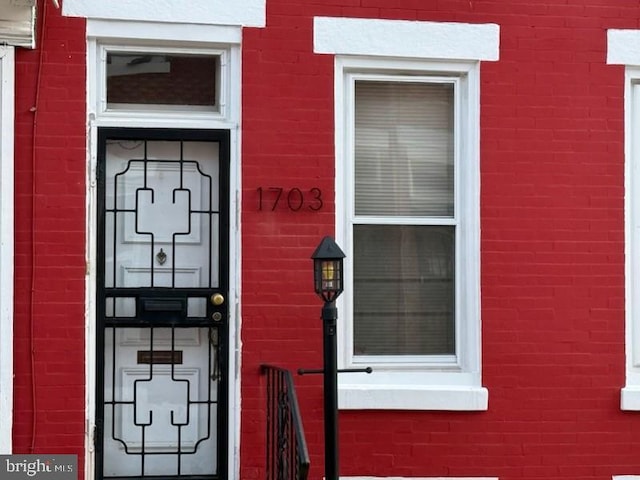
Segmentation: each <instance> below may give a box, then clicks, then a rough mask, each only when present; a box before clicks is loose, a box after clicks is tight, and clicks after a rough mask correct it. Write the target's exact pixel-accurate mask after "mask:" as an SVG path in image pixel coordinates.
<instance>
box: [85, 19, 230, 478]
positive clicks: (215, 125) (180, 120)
mask: <svg viewBox="0 0 640 480" xmlns="http://www.w3.org/2000/svg"><path fill="white" fill-rule="evenodd" d="M87 38H88V46H87V116H88V146H87V152H88V160H87V205H86V210H87V218H86V222H87V236H86V257H87V258H86V261H87V277H86V283H85V295H86V300H85V304H86V310H85V322H86V325H85V326H86V328H85V344H86V349H85V365H86V368H85V376H86V395H85V396H86V399H85V401H86V432H85V455H86V457H85V458H86V461H85V479H87V480H93V479H94V477H95V449H94V425H95V416H96V410H95V401H96V398H95V390H96V378H95V369H96V351H97V350H96V343H95V338H96V337H95V335H96V329H95V327H96V318H95V308H96V305H95V298H96V280H97V276H96V275H97V273H96V266H97V257H96V247H97V227H96V224H97V182H96V163H97V131H98V128H100V127H107V126H109V127H122V128H126V127H130V128H185V129H188V128H192V129H202V130H207V129H226V130H229V131H230V159H229V161H230V168H229V192H230V198H229V272H230V278H229V292H228V295H229V340H228V341H229V358H228V365H229V386H228V387H229V397H228V408H229V413H230V416H229V437H228V459H227V464H228V472H227V475H228V478H230V479H232V478H239V477H238V476H239V472H240V459H239V452H240V446H239V442H240V335H239V331H240V321H241V319H240V304H239V296H240V295H239V290H240V285H241V282H240V268H241V265H240V221H239V212H240V205H239V203H240V193H239V192H240V191H241V185H240V180H241V177H240V172H241V169H240V129H239V125H240V112H241V108H240V99H241V94H240V93H241V92H240V88H241V74H240V73H241V65H240V62H241V54H240V40H241V38H242V29H241V27H220V26H206V25H185V24H167V23H162V24H154V23H153V22H143V23H137V22H120V21H105V20H88V21H87ZM167 42H171V47H170V49H171V50H175V49H185V51H191V52H193V53H195V52H201V51H203V49H204V50H210V49H215V50H222V51H223V52H224V54H223V62H222V68H221V70H222V72H221V75H222V82H223V85H222V94H221V102H222V103H223V104H224V105H223V109H222V112H221V113H216V114H210V115H206V114H202V113H196V114H190V113H188V112H181V113H180V112H172V113H170V114H166V115H163V114H159V113H158V112H157V111H155V112H144V111H137V112H128V111H118V112H113V111H111V112H108V111H106V110H105V109H104V101H103V99H104V83H105V82H104V81H103V80H102V78H101V77H102V75H101V72H102V71H103V68H102V65H103V53H104V49H105V45H115V46H129V47H131V46H138V47H139V48H140V49H144V48H145V47H147V48H155V47H159V46H166V45H167ZM167 48H169V47H167Z"/></svg>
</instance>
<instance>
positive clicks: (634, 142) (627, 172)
mask: <svg viewBox="0 0 640 480" xmlns="http://www.w3.org/2000/svg"><path fill="white" fill-rule="evenodd" d="M607 63H608V64H611V65H625V77H624V189H625V197H624V223H625V228H624V230H625V240H624V244H625V246H624V250H625V386H624V387H623V388H622V390H621V392H620V408H621V409H622V410H633V411H640V283H638V282H640V275H638V273H637V268H636V269H634V268H633V265H638V262H640V203H639V202H640V141H639V140H638V139H637V134H636V135H634V134H633V133H634V132H638V131H640V30H614V29H611V30H608V31H607Z"/></svg>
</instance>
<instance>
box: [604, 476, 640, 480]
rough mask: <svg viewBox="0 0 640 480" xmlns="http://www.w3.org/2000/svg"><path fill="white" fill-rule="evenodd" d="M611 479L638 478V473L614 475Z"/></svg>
mask: <svg viewBox="0 0 640 480" xmlns="http://www.w3.org/2000/svg"><path fill="white" fill-rule="evenodd" d="M611 479H612V480H640V475H614V476H613V477H611Z"/></svg>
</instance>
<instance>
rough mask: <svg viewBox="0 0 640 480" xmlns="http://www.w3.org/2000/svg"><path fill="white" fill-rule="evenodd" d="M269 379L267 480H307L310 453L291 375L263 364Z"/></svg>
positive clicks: (263, 371)
mask: <svg viewBox="0 0 640 480" xmlns="http://www.w3.org/2000/svg"><path fill="white" fill-rule="evenodd" d="M262 373H263V374H264V375H266V377H267V475H266V480H306V479H307V475H308V473H309V452H308V450H307V442H306V440H305V437H304V430H303V428H302V419H301V418H300V410H299V408H298V399H297V397H296V390H295V387H294V385H293V377H292V375H291V372H290V371H288V370H285V369H282V368H279V367H274V366H271V365H262Z"/></svg>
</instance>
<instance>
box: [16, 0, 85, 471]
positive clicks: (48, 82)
mask: <svg viewBox="0 0 640 480" xmlns="http://www.w3.org/2000/svg"><path fill="white" fill-rule="evenodd" d="M39 3H40V2H39ZM45 3H46V5H44V4H45ZM38 18H39V22H40V23H39V27H38V46H39V48H38V49H37V50H33V51H32V50H25V49H17V54H16V104H15V109H16V117H15V132H16V142H15V178H16V181H15V199H16V203H15V324H14V329H15V330H14V331H15V336H14V348H15V392H14V428H13V431H14V433H13V449H14V453H71V454H78V455H80V458H81V461H82V455H81V454H82V453H83V451H84V429H85V427H84V410H85V400H84V395H85V388H84V368H85V367H84V278H85V277H84V274H85V260H84V251H85V236H86V233H85V203H86V200H85V199H86V191H85V174H86V158H87V157H86V153H85V152H86V148H85V145H86V136H85V125H86V113H85V112H86V109H85V104H86V94H85V58H86V57H85V45H86V41H85V34H84V22H83V21H80V20H78V19H70V18H64V17H61V16H60V12H59V11H57V10H56V9H55V8H54V7H53V5H52V4H51V2H49V1H47V2H43V3H41V4H40V5H39V9H38ZM43 20H44V22H45V28H44V31H42V29H41V27H42V22H43ZM34 126H35V127H34ZM34 128H35V129H36V139H35V142H34V136H33V133H34ZM34 145H35V150H34ZM34 394H35V399H34ZM34 402H35V405H36V409H37V410H36V412H35V413H34V411H33V405H34ZM34 422H35V424H34ZM34 432H35V438H34V437H33V433H34Z"/></svg>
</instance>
